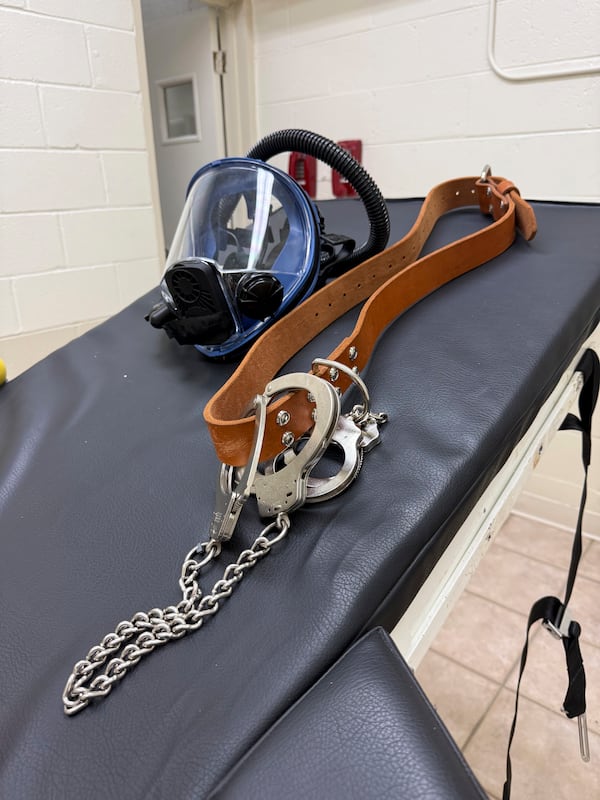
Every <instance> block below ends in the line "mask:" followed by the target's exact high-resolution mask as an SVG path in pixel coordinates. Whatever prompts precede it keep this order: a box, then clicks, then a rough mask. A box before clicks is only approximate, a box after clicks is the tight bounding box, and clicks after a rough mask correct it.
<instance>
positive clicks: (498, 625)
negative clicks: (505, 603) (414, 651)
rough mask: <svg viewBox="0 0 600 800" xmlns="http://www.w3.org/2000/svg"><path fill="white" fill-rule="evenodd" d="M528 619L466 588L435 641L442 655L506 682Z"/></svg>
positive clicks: (433, 645)
mask: <svg viewBox="0 0 600 800" xmlns="http://www.w3.org/2000/svg"><path fill="white" fill-rule="evenodd" d="M526 626H527V619H526V618H525V617H524V616H522V615H521V614H518V613H516V612H515V611H509V610H507V609H505V608H499V607H498V606H497V605H496V604H495V603H492V602H491V601H489V600H486V599H485V598H484V597H479V596H477V595H474V594H471V593H470V592H464V593H463V594H462V596H461V597H460V598H459V600H458V602H457V604H456V606H455V607H454V609H453V610H452V613H451V614H450V616H449V617H448V619H447V621H446V623H445V625H444V626H443V628H442V629H441V631H440V632H439V633H438V635H437V636H436V638H435V639H434V641H433V644H432V649H433V650H435V651H436V652H438V653H439V654H440V655H444V656H446V657H447V658H450V659H452V660H453V661H456V662H457V663H459V664H462V665H463V666H465V667H468V668H469V669H470V670H472V671H474V672H478V673H479V674H480V675H483V676H484V677H487V678H490V679H491V680H494V681H496V682H497V683H503V682H504V680H505V679H506V677H507V676H508V674H509V672H510V671H511V669H512V667H513V666H514V664H515V663H516V661H517V659H518V658H519V657H520V655H521V649H522V646H523V638H524V636H525V630H526Z"/></svg>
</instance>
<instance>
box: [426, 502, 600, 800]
mask: <svg viewBox="0 0 600 800" xmlns="http://www.w3.org/2000/svg"><path fill="white" fill-rule="evenodd" d="M572 540H573V536H572V534H570V533H567V532H565V531H562V530H559V529H557V528H552V527H550V526H546V525H543V524H540V523H538V522H532V521H530V520H527V519H524V518H522V517H518V516H515V515H512V516H511V517H510V518H509V519H508V521H507V522H506V523H505V525H504V527H503V528H502V530H501V531H500V533H499V535H498V537H497V538H496V541H495V542H494V544H493V545H492V547H491V548H490V550H489V552H488V554H487V555H486V556H485V558H484V559H483V561H482V563H481V565H480V567H479V569H478V570H477V572H476V573H475V575H474V576H473V578H472V579H471V581H470V583H469V584H468V586H467V590H466V591H465V592H464V593H463V595H462V596H461V598H460V600H459V601H458V603H457V605H456V606H455V608H454V609H453V611H452V613H451V615H450V617H449V618H448V620H447V621H446V623H445V625H444V627H443V628H442V630H441V631H440V633H439V634H438V636H437V637H436V639H435V640H434V642H433V646H432V648H431V649H430V651H429V652H428V653H427V655H426V656H425V658H424V660H423V662H422V663H421V665H420V666H419V668H418V669H417V672H416V675H417V678H418V679H419V681H420V682H421V685H422V686H423V688H424V690H425V692H426V693H427V695H428V697H429V698H430V700H431V701H432V703H433V704H434V705H435V707H436V708H437V710H438V713H439V714H440V716H441V717H442V719H443V720H444V722H445V723H446V725H447V727H448V729H449V730H450V732H451V733H452V735H453V736H454V738H455V739H456V741H457V743H458V745H459V746H460V748H461V749H462V751H463V753H464V755H465V758H466V759H467V761H468V762H469V764H470V765H471V768H472V769H473V771H474V772H475V774H476V775H477V777H478V779H479V781H480V782H481V784H482V786H483V787H484V789H485V790H486V792H488V794H489V797H490V798H491V799H492V800H499V799H500V798H501V797H502V786H503V783H504V775H505V762H506V745H507V739H508V732H509V729H510V725H511V721H512V716H513V712H514V701H515V687H516V682H517V674H518V672H517V665H518V662H519V660H520V657H521V649H522V647H523V643H524V637H525V630H526V624H527V616H528V614H529V609H530V606H531V604H532V603H533V602H534V601H535V600H537V599H538V598H539V597H542V596H544V595H548V594H555V595H557V596H558V597H562V596H563V593H564V588H565V585H566V578H567V569H568V565H569V561H570V552H571V544H572ZM570 608H571V611H572V616H573V618H574V619H576V620H578V622H579V623H580V624H581V626H582V631H583V632H582V653H583V658H584V662H585V669H586V676H587V687H588V688H587V706H588V709H587V722H588V729H589V739H590V750H591V761H590V762H589V763H587V764H586V763H584V762H583V761H582V760H581V758H580V755H579V738H578V731H577V722H576V721H575V720H569V719H567V718H566V717H565V716H564V714H562V713H561V711H560V708H561V706H562V701H563V698H564V694H565V691H566V687H567V680H566V668H565V660H564V650H563V648H562V645H561V643H560V642H559V641H557V640H556V639H554V638H552V636H551V635H550V634H549V633H548V632H547V631H545V630H543V629H542V628H541V627H540V625H539V624H538V625H537V626H535V627H534V628H533V629H532V634H531V637H530V647H529V656H528V661H527V668H526V670H525V675H524V678H523V681H522V683H521V696H520V701H519V717H518V721H517V730H516V734H515V738H514V741H513V746H512V750H511V759H512V767H513V782H512V800H596V799H597V798H600V542H598V541H592V540H590V539H584V550H583V556H582V559H581V562H580V566H579V572H578V577H577V582H576V584H575V589H574V592H573V597H572V600H571V603H570Z"/></svg>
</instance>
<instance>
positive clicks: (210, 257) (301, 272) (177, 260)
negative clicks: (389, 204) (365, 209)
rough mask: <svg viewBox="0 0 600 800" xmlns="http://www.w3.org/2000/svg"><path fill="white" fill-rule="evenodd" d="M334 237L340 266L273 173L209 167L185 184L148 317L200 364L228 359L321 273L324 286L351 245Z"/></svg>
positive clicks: (296, 196) (298, 195) (301, 204)
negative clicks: (199, 356) (200, 357)
mask: <svg viewBox="0 0 600 800" xmlns="http://www.w3.org/2000/svg"><path fill="white" fill-rule="evenodd" d="M297 133H306V132H297ZM312 135H313V136H316V134H312ZM319 138H320V137H319ZM324 141H326V142H328V141H329V140H324ZM331 144H333V143H331ZM336 147H337V146H336ZM346 155H347V154H346ZM357 166H358V167H359V168H360V170H361V171H363V172H364V170H362V167H360V165H357ZM365 174H366V173H365ZM369 180H370V179H369ZM386 215H387V209H386ZM386 220H387V217H386ZM388 233H389V222H388ZM338 238H340V239H341V240H342V243H341V246H340V247H338V249H337V254H341V257H339V258H337V257H336V254H333V255H332V248H331V237H327V236H326V234H325V232H324V230H323V223H322V220H321V219H320V217H319V214H318V211H317V209H316V207H315V206H314V204H313V203H312V202H311V200H310V199H309V198H308V196H307V195H306V194H305V193H304V191H303V190H302V189H301V187H300V186H299V185H298V184H297V183H296V182H295V181H294V180H292V178H291V177H290V176H289V175H287V174H286V173H284V172H282V171H281V170H279V169H277V168H276V167H273V166H271V165H270V164H267V163H265V161H263V160H259V159H258V158H225V159H221V160H218V161H214V162H211V163H210V164H207V165H206V166H205V167H203V168H202V169H200V170H198V172H197V173H196V174H195V175H194V177H193V178H192V180H191V182H190V186H189V188H188V194H187V199H186V202H185V206H184V208H183V212H182V214H181V218H180V221H179V224H178V226H177V230H176V232H175V236H174V238H173V243H172V245H171V249H170V251H169V255H168V257H167V265H166V270H165V273H164V275H163V278H162V281H161V284H160V291H161V295H162V302H160V303H158V304H157V305H155V306H154V308H153V309H152V310H151V311H150V313H149V314H148V315H147V317H146V319H147V320H148V321H149V322H150V323H151V324H152V325H153V326H154V327H157V328H164V330H165V332H166V333H167V335H169V336H170V337H172V338H174V339H176V340H177V341H178V342H179V343H180V344H193V345H195V346H196V347H197V349H198V350H199V351H200V352H202V353H203V354H204V355H206V356H208V357H211V358H218V357H224V356H234V355H236V354H237V353H240V352H242V351H243V350H245V349H246V348H247V346H248V345H249V344H250V343H251V342H252V341H253V340H254V339H256V338H257V336H259V335H260V333H262V331H263V330H264V329H265V328H266V327H267V326H268V325H270V324H272V323H273V322H274V321H275V320H277V319H279V318H280V317H281V316H282V315H283V314H285V313H286V311H288V310H289V309H291V308H293V307H294V306H296V305H297V304H298V303H300V302H302V300H304V299H305V298H306V297H307V296H308V295H309V294H311V293H312V292H313V291H314V290H315V288H316V286H317V283H318V281H319V277H320V275H321V278H322V282H324V275H325V270H324V265H325V264H327V265H328V266H329V267H331V266H332V265H333V263H335V264H337V263H338V261H339V262H342V261H344V260H347V259H348V256H349V254H351V253H352V252H353V251H354V242H353V241H352V240H351V239H349V238H348V237H338ZM385 243H387V236H386V239H385ZM385 243H384V245H385ZM379 249H382V248H379ZM361 260H362V259H361ZM328 262H329V263H328ZM338 274H339V273H338Z"/></svg>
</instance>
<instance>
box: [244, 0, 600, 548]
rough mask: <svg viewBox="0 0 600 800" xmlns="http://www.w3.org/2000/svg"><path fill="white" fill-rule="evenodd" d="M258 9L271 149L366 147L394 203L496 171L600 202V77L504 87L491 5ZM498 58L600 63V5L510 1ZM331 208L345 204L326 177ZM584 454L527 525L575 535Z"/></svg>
mask: <svg viewBox="0 0 600 800" xmlns="http://www.w3.org/2000/svg"><path fill="white" fill-rule="evenodd" d="M253 9H254V29H255V37H256V58H255V71H256V91H257V105H258V133H259V135H260V136H262V135H265V134H266V133H269V132H270V131H273V130H278V129H281V128H286V127H300V128H308V129H312V130H315V131H318V132H320V133H322V134H324V135H326V136H329V137H330V138H332V139H334V140H338V139H355V138H359V139H362V140H363V161H364V163H365V166H366V167H367V169H368V170H369V171H370V172H371V174H372V175H373V177H374V178H375V180H376V181H377V183H378V184H379V186H380V187H381V189H382V191H383V193H384V195H385V196H387V197H390V198H391V197H414V196H422V195H424V194H425V193H426V192H427V191H428V189H429V188H430V187H431V186H433V185H434V184H436V183H439V182H440V181H441V180H444V179H446V178H450V177H454V176H456V175H461V174H466V175H469V174H476V173H478V172H479V170H480V168H481V167H482V166H483V164H485V163H490V164H492V166H493V167H494V168H495V169H496V170H497V172H498V173H500V174H505V175H509V176H510V177H511V178H513V179H514V180H515V181H516V182H517V183H518V185H519V186H520V187H521V189H522V191H523V194H524V195H525V196H527V197H529V198H532V199H555V200H558V199H564V200H571V201H593V202H598V201H600V75H599V74H595V75H588V76H584V77H572V78H561V79H558V80H557V79H554V80H543V81H532V82H527V83H514V82H507V81H505V80H503V79H502V78H500V77H498V76H497V75H496V74H495V73H494V71H493V70H492V68H491V67H490V64H489V62H488V58H487V26H488V13H489V3H488V1H487V0H371V2H368V3H367V2H364V0H327V2H325V1H324V0H253ZM495 54H496V58H497V61H498V63H499V64H500V65H501V66H502V67H503V68H510V67H518V66H521V65H531V64H537V63H542V62H548V61H556V62H558V65H561V64H565V63H566V62H568V61H571V60H572V59H574V58H578V59H582V60H585V59H588V60H592V59H594V60H595V63H596V64H598V63H599V56H600V3H598V2H597V0H577V1H576V2H569V3H567V2H564V0H499V3H498V14H497V31H496V47H495ZM286 162H287V157H284V158H280V159H279V163H280V165H281V166H284V167H285V165H286ZM318 196H319V197H321V198H326V197H330V196H331V191H330V173H329V170H327V169H326V168H320V171H319V188H318ZM599 430H600V412H597V413H596V420H595V431H596V434H597V432H598V431H599ZM578 448H579V440H578V438H577V436H576V435H575V434H572V433H561V434H560V435H559V436H556V437H555V439H554V441H553V442H552V444H551V447H550V449H549V451H548V452H547V453H546V454H544V455H543V456H542V458H541V460H540V463H539V466H538V468H537V470H536V472H535V473H534V476H533V478H532V480H531V481H530V482H529V485H528V486H527V489H526V491H525V492H524V493H523V494H522V496H521V498H520V500H519V503H518V506H517V509H518V510H519V511H520V512H521V513H524V514H527V515H531V516H534V517H539V518H542V519H546V520H550V521H551V522H553V523H554V524H558V525H563V526H565V527H568V528H571V529H572V527H573V525H574V522H575V519H576V508H577V504H578V502H579V493H580V491H581V469H580V456H579V452H578ZM594 450H595V455H594V461H593V465H592V469H591V473H590V491H589V496H588V498H589V499H588V509H589V511H588V513H587V516H586V521H585V527H586V530H587V531H588V532H590V533H593V534H596V535H598V536H600V437H599V436H598V435H596V436H595V437H594Z"/></svg>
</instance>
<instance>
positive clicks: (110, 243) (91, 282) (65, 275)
mask: <svg viewBox="0 0 600 800" xmlns="http://www.w3.org/2000/svg"><path fill="white" fill-rule="evenodd" d="M135 35H136V34H135V30H134V14H133V6H132V3H131V2H130V0H102V2H98V1H97V0H77V1H76V2H75V0H3V2H0V176H1V180H0V212H1V215H0V356H1V357H2V358H3V359H4V360H5V361H6V362H7V366H8V372H9V377H10V376H11V374H14V370H13V369H12V367H13V365H14V366H15V368H16V369H17V370H18V369H21V368H22V367H24V366H27V365H29V364H32V363H34V362H35V361H37V360H38V359H39V358H41V357H42V356H43V355H45V354H46V353H48V352H50V351H51V350H53V349H55V348H56V347H58V346H60V345H62V344H64V343H65V342H66V341H68V340H69V339H71V338H73V337H74V336H76V335H78V334H80V333H81V332H82V331H84V330H85V329H87V328H89V327H90V326H92V325H93V324H95V323H96V322H97V321H98V320H101V319H104V318H106V317H108V316H110V315H111V314H113V313H115V312H116V311H118V310H119V309H121V308H123V307H124V306H125V305H127V304H128V303H130V302H131V301H132V300H134V299H135V298H136V297H138V296H139V295H140V294H142V293H143V292H144V291H146V290H147V289H149V288H150V287H151V286H153V285H156V283H157V282H158V277H159V274H160V265H159V259H158V244H157V233H156V227H155V218H154V212H153V209H152V205H151V189H150V178H149V175H150V170H149V156H148V151H147V143H146V140H145V132H144V121H143V106H142V96H141V92H140V78H139V75H140V71H139V66H138V56H137V50H136V39H135Z"/></svg>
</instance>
